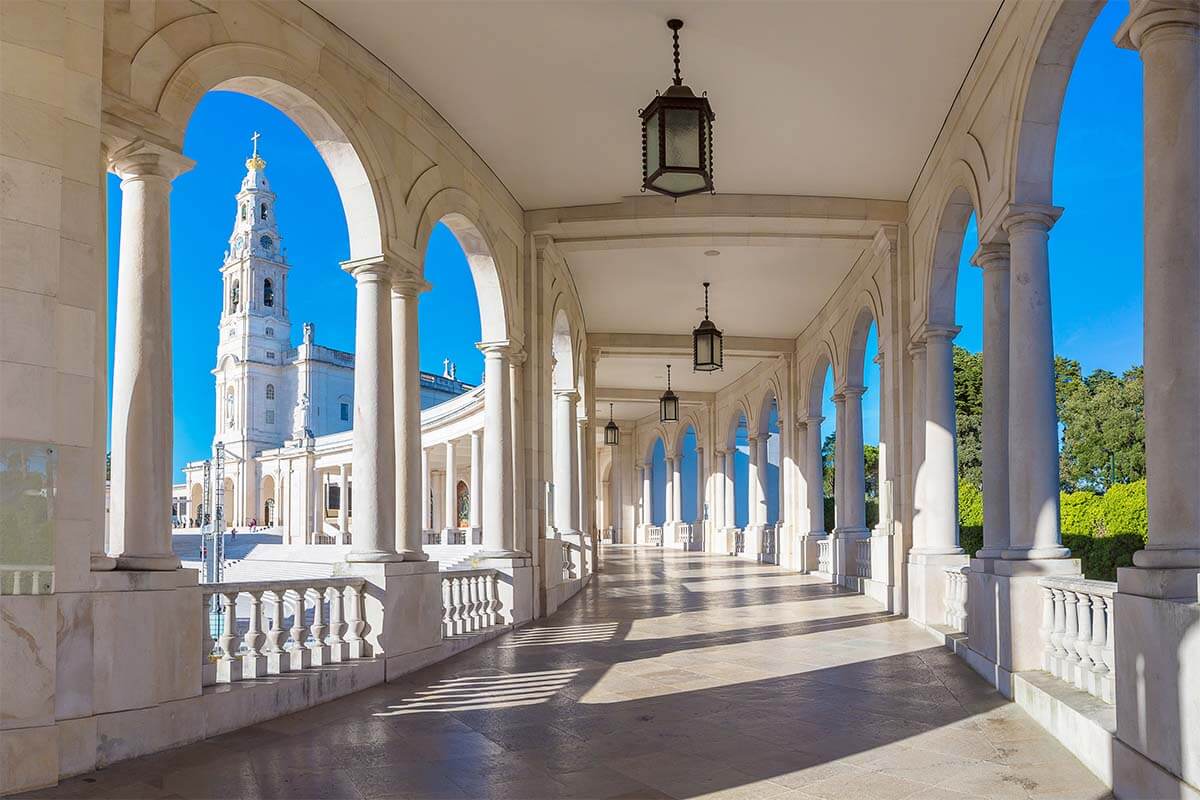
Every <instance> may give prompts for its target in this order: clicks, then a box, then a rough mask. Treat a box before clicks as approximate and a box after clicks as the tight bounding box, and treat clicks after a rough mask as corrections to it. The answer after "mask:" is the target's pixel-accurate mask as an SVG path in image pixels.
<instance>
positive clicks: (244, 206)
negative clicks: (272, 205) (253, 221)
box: [242, 203, 250, 219]
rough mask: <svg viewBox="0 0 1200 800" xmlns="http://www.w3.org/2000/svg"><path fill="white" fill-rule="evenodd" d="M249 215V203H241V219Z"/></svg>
mask: <svg viewBox="0 0 1200 800" xmlns="http://www.w3.org/2000/svg"><path fill="white" fill-rule="evenodd" d="M249 215H250V204H249V203H243V204H242V219H245V218H246V217H248V216H249Z"/></svg>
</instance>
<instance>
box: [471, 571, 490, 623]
mask: <svg viewBox="0 0 1200 800" xmlns="http://www.w3.org/2000/svg"><path fill="white" fill-rule="evenodd" d="M474 584H475V587H474V592H475V630H477V631H481V630H484V629H486V628H487V627H488V624H489V623H488V619H487V610H488V609H487V606H488V602H487V591H486V590H485V589H484V574H483V573H479V574H477V575H476V576H475V578H474Z"/></svg>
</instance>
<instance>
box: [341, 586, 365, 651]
mask: <svg viewBox="0 0 1200 800" xmlns="http://www.w3.org/2000/svg"><path fill="white" fill-rule="evenodd" d="M349 589H350V607H349V608H348V609H347V614H346V621H347V624H348V625H349V628H348V631H347V638H346V641H347V643H348V644H349V645H350V657H351V658H366V657H367V656H369V655H371V648H370V645H368V644H367V640H366V639H364V638H363V632H364V631H365V630H366V629H367V623H366V622H364V621H363V609H362V587H360V586H350V587H349Z"/></svg>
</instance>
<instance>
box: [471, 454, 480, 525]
mask: <svg viewBox="0 0 1200 800" xmlns="http://www.w3.org/2000/svg"><path fill="white" fill-rule="evenodd" d="M482 446H483V437H482V436H481V435H480V433H479V431H471V511H470V514H471V523H470V524H471V528H478V527H479V507H480V505H481V502H480V501H481V500H482V498H481V497H480V491H481V487H480V477H481V474H482V473H481V470H482V469H483V450H482Z"/></svg>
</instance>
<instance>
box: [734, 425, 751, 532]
mask: <svg viewBox="0 0 1200 800" xmlns="http://www.w3.org/2000/svg"><path fill="white" fill-rule="evenodd" d="M732 427H733V430H732V431H731V439H732V441H731V442H730V448H731V453H732V455H733V520H732V522H733V527H735V528H745V527H746V525H747V524H748V523H749V520H750V429H749V424H748V423H747V421H746V415H745V414H744V413H742V412H740V411H739V412H738V414H737V416H736V417H734V420H733V426H732Z"/></svg>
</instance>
